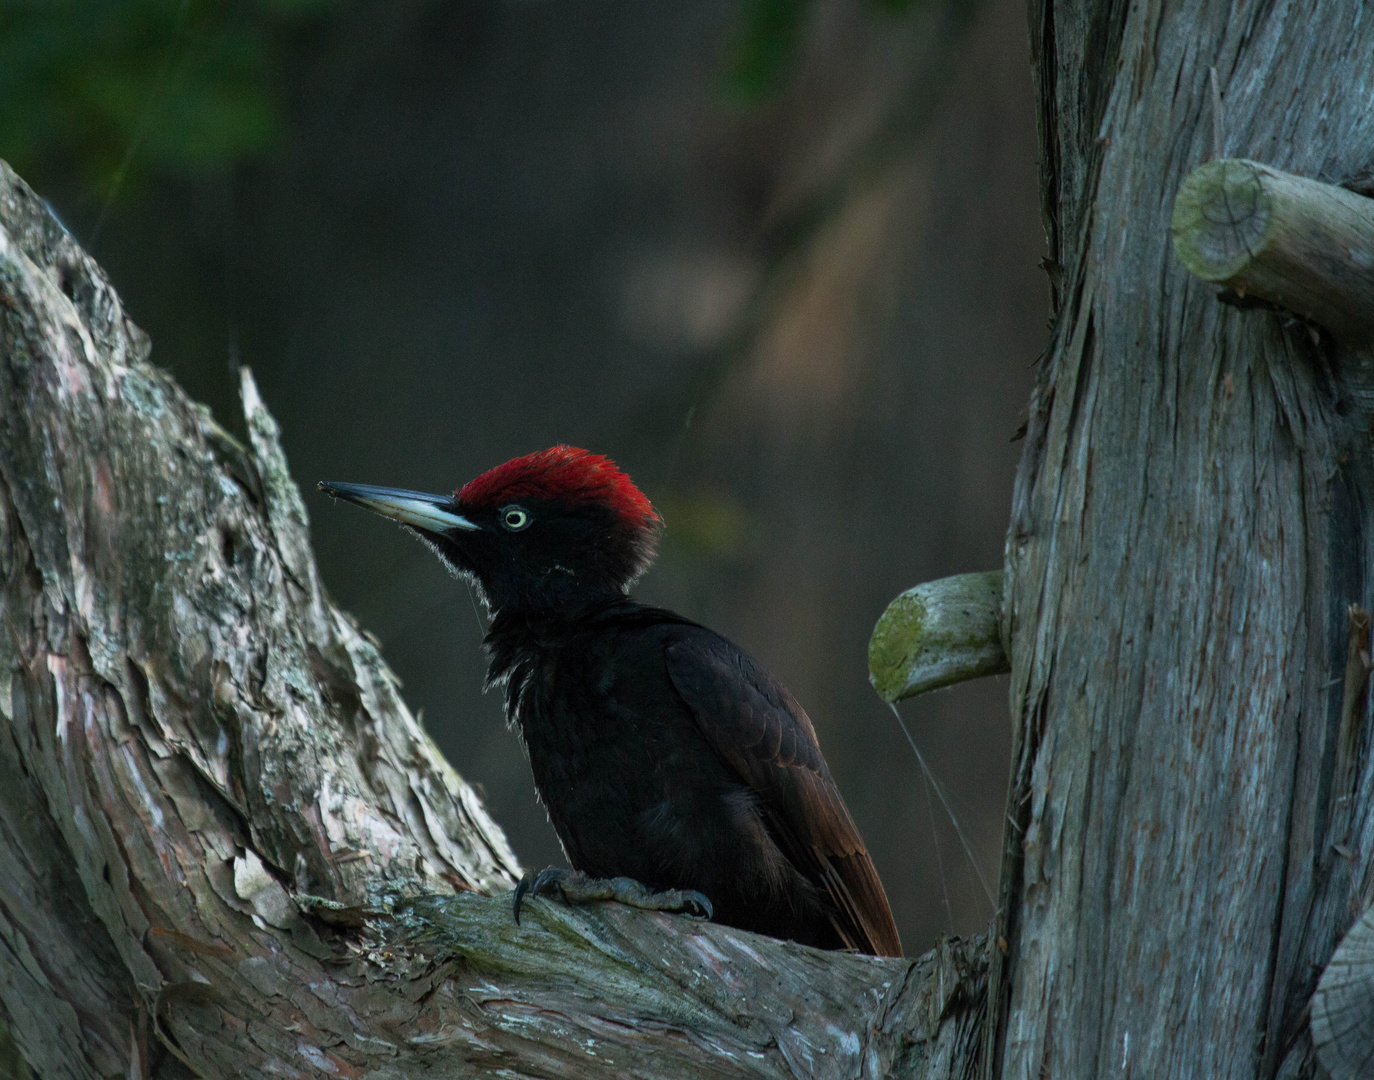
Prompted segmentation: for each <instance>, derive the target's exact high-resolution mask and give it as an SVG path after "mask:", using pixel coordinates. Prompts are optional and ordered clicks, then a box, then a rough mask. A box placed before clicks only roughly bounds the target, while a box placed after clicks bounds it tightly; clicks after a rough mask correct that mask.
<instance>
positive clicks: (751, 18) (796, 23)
mask: <svg viewBox="0 0 1374 1080" xmlns="http://www.w3.org/2000/svg"><path fill="white" fill-rule="evenodd" d="M921 2H922V0H867V6H868V7H870V8H872V9H873V10H875V11H878V12H881V13H883V14H884V15H889V16H894V17H895V16H901V15H905V14H906V13H907V12H909V11H911V10H912V9H913V8H915V7H917V6H918V5H919V4H920V3H921ZM810 9H811V0H744V3H743V11H742V13H741V18H740V26H739V29H738V31H737V32H736V34H735V39H734V41H733V43H732V44H731V48H730V53H729V56H728V58H727V60H726V67H725V93H726V96H727V97H728V98H729V99H730V100H732V101H734V102H736V103H737V104H740V105H745V106H748V105H757V104H760V103H761V102H763V101H766V100H767V99H768V98H770V97H772V96H773V95H774V94H775V93H777V92H778V91H779V90H781V89H782V87H783V85H784V84H785V83H786V81H787V77H788V75H790V74H791V71H792V68H793V65H794V64H795V62H796V59H797V48H798V45H799V43H800V41H801V35H802V31H803V29H804V28H805V24H806V18H807V15H808V14H809V13H810Z"/></svg>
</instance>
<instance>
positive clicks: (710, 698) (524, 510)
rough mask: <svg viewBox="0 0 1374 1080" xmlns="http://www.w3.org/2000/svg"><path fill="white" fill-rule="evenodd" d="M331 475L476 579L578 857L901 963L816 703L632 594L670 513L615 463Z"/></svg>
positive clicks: (510, 707)
mask: <svg viewBox="0 0 1374 1080" xmlns="http://www.w3.org/2000/svg"><path fill="white" fill-rule="evenodd" d="M322 487H324V488H325V490H327V491H329V492H330V493H332V494H337V495H340V496H342V497H344V498H349V499H351V500H352V501H355V502H359V503H361V504H362V505H364V506H368V507H369V508H370V509H373V510H377V511H378V512H380V513H384V514H387V516H390V517H394V518H397V519H398V520H401V521H402V522H403V523H405V524H407V525H408V526H409V527H411V528H412V529H413V530H414V531H416V532H417V533H419V534H420V535H421V536H422V538H424V539H425V540H426V541H427V542H429V543H430V544H431V545H432V546H433V547H434V548H435V550H436V551H437V552H438V554H439V555H440V556H441V558H443V559H444V561H445V562H447V563H448V564H449V565H450V566H451V567H453V568H454V569H455V570H457V571H458V572H460V573H464V574H467V575H469V576H471V577H472V578H473V579H474V580H475V581H476V583H477V584H478V586H479V587H480V588H481V590H482V593H483V596H484V598H485V599H486V601H487V603H488V605H489V607H490V608H491V610H492V612H493V619H492V624H491V629H490V632H489V633H488V635H487V647H488V649H489V651H490V657H491V664H490V673H489V682H490V683H491V684H495V685H500V686H502V687H503V688H504V692H505V698H506V711H507V716H508V718H509V720H510V721H511V723H512V724H513V725H514V726H515V727H516V728H517V730H518V731H519V733H520V736H521V738H522V740H523V742H524V744H525V748H526V751H527V753H528V755H529V761H530V766H531V768H532V770H533V773H534V781H535V786H536V788H537V789H538V791H539V794H540V798H541V799H542V800H543V802H544V805H545V807H546V808H547V810H548V814H549V820H550V821H551V822H552V824H553V827H554V829H555V831H556V832H557V833H558V837H559V839H560V841H561V842H562V844H563V848H564V851H565V853H566V854H567V857H568V860H569V862H570V863H571V864H572V866H573V867H574V868H575V869H577V870H580V871H583V872H584V873H586V874H588V875H591V876H592V877H596V878H609V877H630V878H634V879H636V880H637V881H639V882H641V883H642V884H644V885H645V886H648V887H649V888H650V889H654V890H668V889H681V890H696V891H699V892H701V893H704V894H705V895H706V896H707V897H708V898H709V899H710V901H711V903H712V905H713V906H714V918H715V919H716V920H717V921H719V922H722V923H726V924H728V925H731V926H737V927H740V928H742V929H747V930H754V931H758V932H761V933H765V934H770V935H773V936H775V937H781V938H790V939H792V940H795V941H800V942H803V943H806V944H809V945H815V946H819V947H822V948H851V949H857V950H859V951H862V952H868V953H875V954H878V955H894V956H899V955H901V942H900V940H899V938H898V935H897V929H896V925H895V924H894V922H893V920H892V915H891V912H890V910H889V908H888V903H887V898H886V895H885V894H884V892H883V887H882V883H881V882H880V880H879V878H878V875H877V872H876V871H875V869H874V867H873V864H872V861H871V860H870V859H869V856H868V853H867V851H866V849H865V847H864V844H863V840H862V839H861V837H860V836H859V833H858V830H857V828H856V827H855V825H854V822H853V820H852V819H851V817H850V815H849V812H848V810H847V809H846V807H845V805H844V801H843V799H842V798H841V797H840V794H839V791H838V789H837V788H836V786H835V783H834V781H833V780H832V779H831V776H830V773H829V770H828V769H827V767H826V764H825V759H824V757H823V756H822V754H821V751H820V747H819V745H818V743H817V741H816V735H815V731H814V730H813V729H812V726H811V721H810V720H809V719H808V718H807V715H806V713H805V711H803V709H802V708H801V706H800V705H799V704H798V703H797V702H796V700H795V699H793V697H792V696H791V694H789V693H788V692H787V690H786V689H785V688H784V687H783V686H782V685H781V684H780V683H779V682H778V681H777V680H776V679H774V678H773V677H772V676H771V675H769V674H768V672H767V671H765V670H764V669H763V668H762V667H761V666H759V665H758V664H757V663H756V662H755V661H754V660H752V659H751V658H750V657H749V656H747V655H746V654H745V653H744V652H742V651H741V650H740V649H738V648H737V647H736V646H734V645H733V644H731V643H730V642H729V641H727V640H726V639H725V638H723V637H721V636H720V635H719V634H716V633H714V632H713V631H711V630H708V629H706V628H705V627H703V626H700V625H698V624H696V623H694V622H692V621H691V620H688V619H685V618H683V617H681V616H679V615H676V614H673V613H672V612H669V611H664V610H662V609H658V608H652V607H646V606H644V605H641V604H638V603H636V602H634V601H633V600H630V599H628V598H627V596H626V591H627V589H628V586H629V584H630V583H631V582H632V581H633V580H634V578H635V577H637V576H638V574H639V573H640V572H641V571H642V570H643V568H644V567H645V566H647V564H648V561H649V559H650V558H651V557H652V550H653V540H654V536H655V534H656V529H657V525H658V519H657V515H656V514H654V512H653V510H652V508H651V507H650V506H649V504H648V501H647V500H645V499H644V498H643V496H642V495H640V493H639V492H638V490H637V489H635V488H634V487H633V485H631V484H630V482H629V479H628V477H625V476H624V474H623V473H620V472H619V470H618V469H615V467H614V465H612V464H611V463H610V462H608V461H607V460H606V459H604V458H600V457H598V456H596V455H590V454H586V452H585V451H579V450H573V449H571V448H567V447H557V448H554V449H553V450H550V451H543V452H542V453H541V454H537V455H530V456H529V457H527V458H520V459H516V461H514V462H510V463H507V465H504V466H501V467H500V468H498V469H495V470H492V472H490V473H487V474H484V476H482V477H479V478H478V480H476V481H473V483H471V484H469V485H467V486H466V487H464V488H463V489H462V490H461V491H459V492H457V493H455V495H453V496H451V497H449V496H422V495H418V494H416V493H413V492H394V491H391V489H372V488H359V487H356V486H353V485H322ZM388 493H389V494H388ZM388 500H389V501H388ZM420 500H430V501H429V502H428V503H425V502H422V501H420ZM417 506H418V507H419V509H416V507H417ZM426 507H432V508H433V509H426ZM398 508H399V509H398ZM450 518H451V519H452V523H449V519H450ZM459 523H461V524H459Z"/></svg>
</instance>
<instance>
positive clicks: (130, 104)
mask: <svg viewBox="0 0 1374 1080" xmlns="http://www.w3.org/2000/svg"><path fill="white" fill-rule="evenodd" d="M1025 18H1026V15H1025V5H1024V2H1023V0H909V2H904V0H809V2H807V0H693V2H690V3H683V2H681V0H577V2H575V3H574V2H571V0H392V2H390V3H386V4H367V3H361V2H356V0H355V2H347V3H346V2H343V0H0V156H3V157H5V158H6V159H7V160H9V161H10V162H11V164H12V165H14V167H15V168H16V169H18V170H19V172H20V173H21V175H23V176H24V177H25V178H26V179H27V180H28V181H29V182H30V183H31V184H32V185H33V186H34V187H35V188H37V190H38V191H39V192H40V193H41V194H43V195H44V196H45V197H46V198H47V199H48V200H49V201H50V202H51V204H52V205H53V207H54V209H55V210H56V212H57V213H58V215H59V216H60V217H61V218H62V219H63V221H64V222H65V223H66V224H67V226H68V228H69V229H70V230H71V231H72V232H73V234H74V235H75V236H76V237H77V238H78V240H79V241H80V242H81V243H82V244H84V245H85V246H86V247H87V249H88V250H90V251H91V252H92V253H93V254H94V255H95V257H96V258H97V259H99V260H100V262H101V263H102V264H103V265H104V266H105V267H106V269H107V270H108V271H109V272H110V274H111V276H112V277H113V279H114V282H115V284H116V286H117V287H118V289H119V290H120V292H121V294H122V295H123V297H124V299H125V302H126V303H127V305H128V308H129V310H130V311H131V312H132V314H133V316H134V318H135V319H136V320H137V321H138V322H139V324H140V325H142V326H143V328H144V329H145V330H147V331H148V332H149V333H150V335H151V336H152V340H153V359H154V360H155V361H156V362H157V363H159V364H161V365H162V366H164V367H166V368H168V369H170V370H171V371H172V373H173V374H174V375H175V376H176V377H177V378H178V379H179V380H180V381H181V383H182V384H183V385H184V386H185V387H186V388H187V389H188V390H189V391H190V392H191V394H192V395H194V396H195V397H197V398H199V399H200V400H202V401H205V402H207V403H208V404H209V405H210V406H211V407H212V408H213V409H214V412H215V414H216V416H217V417H218V418H219V419H220V421H221V422H222V423H224V424H225V425H226V426H228V427H230V428H231V429H234V430H241V429H242V421H241V419H240V417H239V412H238V405H237V400H236V397H237V390H236V387H237V378H236V376H235V374H234V373H235V370H236V368H237V365H239V364H247V365H249V366H251V367H252V368H253V370H254V372H255V374H256V376H257V379H258V382H259V385H260V386H261V388H262V390H263V393H264V396H265V397H266V399H267V401H268V404H269V405H270V406H271V408H272V410H273V412H274V413H275V414H276V416H277V417H278V419H279V420H280V421H281V424H282V427H283V430H284V439H285V445H286V450H287V453H288V455H289V457H290V460H291V464H292V467H293V469H294V472H295V474H296V478H297V480H298V481H299V482H300V483H301V486H302V488H303V489H305V492H306V499H307V505H308V507H309V509H310V512H311V515H312V524H313V530H314V537H315V544H316V550H317V551H318V554H319V558H320V562H321V567H322V571H323V574H324V578H325V581H326V583H327V585H328V587H329V588H330V590H331V591H332V593H333V594H334V596H335V597H336V599H337V600H338V601H339V602H340V603H341V604H342V605H343V606H344V607H346V608H348V609H350V610H351V611H353V612H354V613H355V614H356V615H357V616H358V617H359V619H360V620H361V622H362V623H363V625H364V626H366V627H368V628H369V629H370V630H371V631H372V632H373V633H375V634H376V636H377V637H378V638H379V639H380V640H381V642H382V645H383V648H384V650H385V654H386V656H387V658H388V659H389V661H390V662H391V663H392V665H393V666H394V667H395V669H396V670H397V672H398V673H399V674H400V676H401V678H402V679H403V680H404V683H405V694H406V698H407V700H408V701H409V702H410V704H411V706H412V707H413V708H416V709H419V710H422V713H423V719H424V723H425V725H426V727H427V728H428V730H429V731H430V732H431V733H432V734H433V735H434V737H435V738H436V739H437V740H438V742H439V744H440V746H441V747H442V748H443V749H444V751H445V752H446V753H447V754H448V756H449V758H450V759H451V760H452V761H453V762H454V764H455V765H456V767H457V768H458V770H459V771H460V772H461V773H463V774H464V775H465V776H467V777H468V778H469V779H471V780H473V781H475V782H477V783H478V784H480V785H481V787H482V789H483V791H484V794H485V796H486V799H487V801H488V803H489V805H490V807H491V809H492V811H493V813H494V814H495V816H496V818H497V820H498V821H499V822H500V823H501V824H502V825H503V826H504V827H505V828H506V830H507V831H508V833H509V835H510V838H511V841H512V843H513V845H514V847H515V850H516V852H517V853H518V854H519V856H520V857H521V859H522V861H523V862H525V864H526V865H528V866H534V867H539V866H543V865H546V864H550V863H559V862H562V856H561V853H560V851H559V849H558V845H557V841H556V839H555V838H554V835H553V832H552V830H551V829H550V828H549V826H548V823H547V821H546V819H545V816H544V812H543V810H542V808H541V807H539V806H538V805H537V803H536V801H535V797H534V791H533V786H532V784H531V781H530V777H529V771H528V767H527V766H526V764H525V762H524V760H523V757H522V755H521V752H520V749H519V746H518V744H517V741H516V739H515V737H514V735H512V734H511V733H509V732H508V731H506V730H505V728H504V726H503V724H502V720H501V715H500V707H499V701H498V698H497V696H496V695H486V696H483V695H482V694H481V692H480V691H481V684H482V677H483V670H484V668H483V659H482V656H481V652H480V642H481V637H482V633H483V628H482V626H481V621H482V620H481V616H480V615H479V614H477V613H476V612H475V608H474V605H473V604H472V603H470V601H469V598H468V597H467V596H465V595H464V589H463V586H462V585H460V584H458V583H456V582H454V581H452V580H451V579H449V578H447V577H446V576H445V575H444V573H443V572H442V570H441V569H440V568H439V566H438V564H437V562H436V561H435V560H434V558H433V557H432V556H431V555H430V554H429V552H428V551H426V550H425V549H423V548H422V547H421V546H420V545H419V544H416V543H414V542H412V541H411V540H409V539H407V538H406V537H405V536H404V535H403V534H401V533H400V532H399V530H397V529H395V528H394V527H392V526H389V525H388V523H386V522H383V521H381V520H380V519H375V518H372V517H371V516H369V515H366V514H363V513H360V512H358V511H356V510H353V509H351V508H348V507H345V506H343V505H339V506H333V505H331V504H329V503H328V502H327V501H326V500H325V499H323V498H321V497H318V496H316V495H315V493H314V490H313V485H314V482H315V481H316V480H318V479H322V478H328V479H339V480H351V481H360V482H367V483H381V484H394V485H399V486H404V487H415V488H422V489H426V490H431V491H441V490H448V489H451V488H453V487H454V486H455V485H457V484H459V483H462V482H463V481H465V480H467V479H469V478H470V477H472V476H474V475H476V474H477V473H478V472H480V471H482V470H484V469H486V468H488V467H490V466H492V465H495V464H498V463H499V462H501V461H503V460H505V459H506V458H508V457H511V456H513V455H515V454H520V453H525V452H528V451H531V450H534V449H538V448H541V447H544V446H547V445H550V444H553V443H556V442H570V443H574V444H577V445H581V446H586V447H589V448H592V449H595V450H599V451H603V452H607V453H610V454H611V455H613V456H614V457H615V458H616V459H617V460H618V461H619V462H620V463H621V464H622V465H624V466H625V467H626V468H627V469H628V470H629V471H630V473H631V474H632V475H633V476H634V478H635V479H636V480H637V481H638V482H639V483H640V485H641V486H642V487H643V488H644V490H645V491H646V492H647V493H648V495H649V496H650V497H651V498H652V499H653V500H654V502H655V503H656V504H657V505H658V506H659V508H660V510H661V511H662V512H663V515H664V517H665V518H666V521H667V526H668V531H667V537H666V541H665V544H664V546H663V550H662V555H661V558H660V560H659V563H658V565H657V567H656V568H655V569H654V570H652V571H651V572H650V573H649V575H648V576H647V577H646V578H645V579H644V581H643V582H642V584H641V585H640V587H639V590H638V591H639V595H640V596H641V597H642V598H644V599H646V600H648V601H651V602H655V603H661V604H664V605H667V606H670V607H673V608H675V609H678V610H680V611H682V612H684V613H686V614H688V615H690V616H692V617H694V618H697V619H699V620H701V621H702V622H705V623H707V624H708V625H710V626H712V627H715V628H716V629H719V630H721V631H723V632H724V633H726V634H727V635H728V636H730V637H731V638H733V639H734V640H735V641H737V642H739V643H740V644H741V645H743V646H744V647H745V648H747V649H748V650H749V651H751V652H752V653H754V654H755V655H756V656H758V657H759V658H760V659H761V660H763V661H764V662H765V663H766V664H767V665H768V666H769V667H771V668H772V669H773V670H774V671H775V672H776V673H777V674H778V675H779V676H780V677H781V678H782V679H783V680H784V682H786V683H787V684H788V685H789V686H790V688H791V689H792V690H793V692H794V693H795V694H796V695H797V697H798V698H799V699H800V700H801V701H802V702H803V703H804V704H805V705H806V707H807V709H808V711H809V712H810V714H811V716H812V718H813V720H814V721H815V724H816V727H817V729H818V730H819V733H820V737H821V743H822V746H823V747H824V749H825V751H826V754H827V756H828V758H829V760H830V763H831V766H832V768H833V771H834V772H835V774H836V776H837V779H838V782H839V784H840V787H841V789H842V790H843V792H844V794H845V797H846V799H847V800H848V802H849V805H850V807H851V809H852V810H853V812H854V815H855V817H856V818H857V819H858V822H859V825H860V827H861V829H862V831H863V833H864V835H865V837H866V838H867V840H868V842H869V846H870V848H871V849H872V852H873V856H874V859H875V861H876V863H877V866H878V869H879V871H880V872H881V874H882V876H883V880H884V882H885V883H886V886H887V890H888V894H889V896H890V897H891V899H892V904H893V908H894V910H895V912H896V915H897V921H898V925H899V926H900V928H901V931H902V935H903V938H904V941H905V944H906V948H907V951H908V952H909V953H910V954H913V955H914V954H915V953H917V952H919V951H921V950H924V949H925V948H927V947H929V946H930V945H931V944H932V942H933V940H934V938H935V936H936V935H937V934H940V933H947V932H949V931H951V930H954V931H957V932H961V933H963V932H969V931H973V930H975V929H979V928H981V927H982V926H984V925H985V924H986V922H987V919H988V917H989V916H990V914H991V909H990V906H989V904H988V901H987V900H986V898H985V897H984V895H983V892H982V889H981V888H980V887H979V885H978V883H977V879H976V877H975V876H974V875H973V873H972V872H971V869H970V866H969V863H968V860H967V859H966V857H965V855H964V854H963V853H962V851H961V850H960V846H959V843H958V840H957V838H956V836H955V834H954V832H953V830H952V828H951V826H950V824H949V822H948V820H947V819H946V818H944V816H943V815H942V814H941V812H940V809H939V806H938V804H936V805H934V807H933V809H934V813H933V814H932V806H931V802H932V800H931V798H930V796H929V795H928V793H927V791H926V789H925V788H924V786H923V783H922V780H921V774H920V772H919V770H918V767H917V764H916V761H915V758H914V757H913V755H912V753H911V750H910V749H909V747H908V746H907V745H906V742H905V739H904V737H903V735H902V734H901V731H900V730H899V728H898V726H897V723H896V720H895V719H894V717H893V716H892V714H891V712H890V711H889V710H888V709H887V708H886V707H885V706H884V705H882V703H881V702H880V701H879V700H878V698H877V696H876V695H875V694H874V693H873V691H872V690H871V688H870V687H869V685H868V678H867V665H866V646H867V642H868V635H869V632H870V630H871V629H872V626H873V623H874V621H875V620H876V619H877V617H878V615H879V614H880V613H881V611H882V610H883V608H884V606H885V605H886V604H887V602H888V601H889V600H891V599H892V597H893V596H895V595H896V594H897V593H898V592H899V591H901V590H902V589H904V588H906V587H908V586H910V585H913V584H916V583H918V582H921V581H924V580H928V579H930V578H935V577H940V576H942V575H946V574H951V573H958V572H962V571H969V570H982V569H990V568H995V567H998V566H1000V565H1001V561H1002V543H1003V536H1004V532H1005V528H1006V522H1007V515H1008V509H1009V505H1010V495H1011V485H1012V477H1013V472H1014V469H1015V464H1016V460H1017V455H1018V449H1019V447H1018V446H1017V445H1015V444H1014V443H1013V442H1012V441H1011V440H1012V437H1013V436H1014V434H1015V433H1016V431H1017V428H1018V426H1019V424H1020V422H1021V419H1022V410H1023V408H1024V405H1025V402H1026V399H1027V394H1028V390H1029V387H1030V383H1031V378H1032V367H1033V364H1034V361H1035V359H1036V356H1037V354H1038V352H1039V349H1040V347H1041V344H1042V342H1043V340H1044V337H1045V319H1046V316H1047V314H1048V307H1047V289H1046V285H1045V281H1044V277H1043V274H1041V272H1040V271H1039V270H1037V269H1036V263H1037V261H1038V259H1039V257H1040V255H1041V253H1042V251H1043V234H1042V231H1041V227H1040V221H1039V211H1038V204H1037V194H1036V193H1037V187H1036V173H1035V147H1036V143H1035V115H1034V107H1033V106H1034V103H1033V94H1032V86H1031V80H1030V73H1029V62H1028V46H1027V36H1026V28H1025ZM1005 695H1006V685H1005V681H1004V680H1003V679H997V680H984V681H983V682H981V683H977V684H972V685H966V686H963V687H958V688H955V689H953V690H950V691H946V692H944V693H942V694H938V695H934V696H930V697H927V698H922V699H917V700H915V701H913V702H908V703H906V704H904V705H903V706H902V710H903V714H904V716H905V717H906V719H907V722H908V724H909V725H910V726H911V728H912V731H913V733H914V735H915V737H916V739H917V741H918V742H919V743H920V745H921V748H922V750H923V751H924V753H925V755H926V758H927V761H928V762H929V763H930V765H931V766H932V768H933V770H934V772H935V774H936V775H937V776H938V777H939V778H940V780H941V782H942V784H943V785H944V787H945V789H946V791H947V792H948V794H949V797H950V800H951V802H952V803H953V805H954V807H955V809H956V810H957V812H958V813H959V815H960V817H961V820H962V822H963V824H964V828H965V831H966V832H967V833H968V835H969V837H970V839H971V841H972V843H973V847H974V854H975V856H976V858H977V859H978V861H979V863H980V864H981V867H982V870H983V873H984V875H985V876H986V877H987V878H988V879H989V881H994V880H995V877H996V873H997V858H998V850H999V845H1000V838H1001V833H1002V812H1003V799H1004V795H1005V784H1006V771H1007V758H1008V753H1009V746H1010V724H1009V720H1008V709H1007V703H1006V700H1005Z"/></svg>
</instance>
